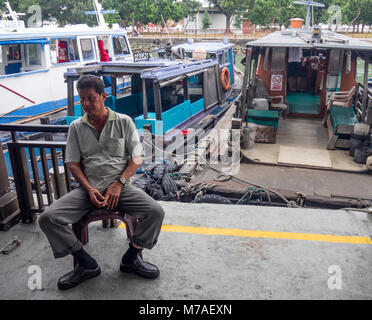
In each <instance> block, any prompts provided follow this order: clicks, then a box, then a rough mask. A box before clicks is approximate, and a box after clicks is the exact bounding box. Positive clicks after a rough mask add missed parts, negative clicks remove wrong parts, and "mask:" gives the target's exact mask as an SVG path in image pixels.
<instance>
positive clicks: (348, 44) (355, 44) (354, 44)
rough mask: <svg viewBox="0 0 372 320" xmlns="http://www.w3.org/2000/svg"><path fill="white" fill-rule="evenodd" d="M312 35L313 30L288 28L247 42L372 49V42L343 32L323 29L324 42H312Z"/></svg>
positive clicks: (265, 44)
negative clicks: (307, 39)
mask: <svg viewBox="0 0 372 320" xmlns="http://www.w3.org/2000/svg"><path fill="white" fill-rule="evenodd" d="M310 36H312V31H304V30H299V29H286V30H283V31H276V32H273V33H271V34H269V35H267V36H265V37H262V38H260V39H258V40H255V41H250V42H248V43H247V47H280V48H291V47H293V48H299V47H301V48H309V49H339V48H341V49H349V50H361V51H372V43H370V42H367V41H362V40H359V39H355V38H352V37H348V36H345V35H343V34H339V33H335V32H331V31H328V30H322V33H321V37H322V39H323V42H322V43H319V42H317V43H311V42H310V41H306V37H307V38H309V37H310ZM332 40H334V41H332Z"/></svg>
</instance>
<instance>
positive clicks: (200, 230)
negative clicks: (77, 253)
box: [119, 223, 372, 244]
mask: <svg viewBox="0 0 372 320" xmlns="http://www.w3.org/2000/svg"><path fill="white" fill-rule="evenodd" d="M119 228H125V226H124V224H123V223H122V224H121V225H120V226H119ZM161 231H163V232H176V233H192V234H203V235H221V236H235V237H247V238H272V239H287V240H308V241H321V242H334V243H352V244H372V241H371V239H370V238H369V237H357V236H336V235H327V234H311V233H295V232H275V231H257V230H242V229H225V228H205V227H190V226H174V225H163V226H162V228H161Z"/></svg>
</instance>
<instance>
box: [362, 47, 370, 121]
mask: <svg viewBox="0 0 372 320" xmlns="http://www.w3.org/2000/svg"><path fill="white" fill-rule="evenodd" d="M369 59H370V55H369V54H368V53H366V56H365V59H364V81H363V100H362V119H363V121H365V120H366V114H367V107H368V106H367V103H368V67H369Z"/></svg>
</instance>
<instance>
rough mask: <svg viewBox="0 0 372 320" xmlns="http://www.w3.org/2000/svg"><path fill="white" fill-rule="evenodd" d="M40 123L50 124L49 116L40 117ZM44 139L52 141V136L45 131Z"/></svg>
mask: <svg viewBox="0 0 372 320" xmlns="http://www.w3.org/2000/svg"><path fill="white" fill-rule="evenodd" d="M40 123H41V124H50V118H49V117H42V118H40ZM44 137H45V141H53V136H52V134H51V133H48V132H47V133H45V134H44Z"/></svg>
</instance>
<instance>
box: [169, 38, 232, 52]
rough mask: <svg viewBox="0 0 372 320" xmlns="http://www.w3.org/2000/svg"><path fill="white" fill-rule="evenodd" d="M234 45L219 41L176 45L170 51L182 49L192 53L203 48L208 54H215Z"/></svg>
mask: <svg viewBox="0 0 372 320" xmlns="http://www.w3.org/2000/svg"><path fill="white" fill-rule="evenodd" d="M234 45H235V44H234V43H224V42H221V41H203V42H193V43H182V44H178V45H175V46H173V47H172V49H175V50H177V49H178V48H183V49H185V51H186V52H193V51H195V49H199V48H203V49H204V50H205V51H206V52H208V53H217V52H219V51H223V50H224V49H229V48H232V47H234Z"/></svg>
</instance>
